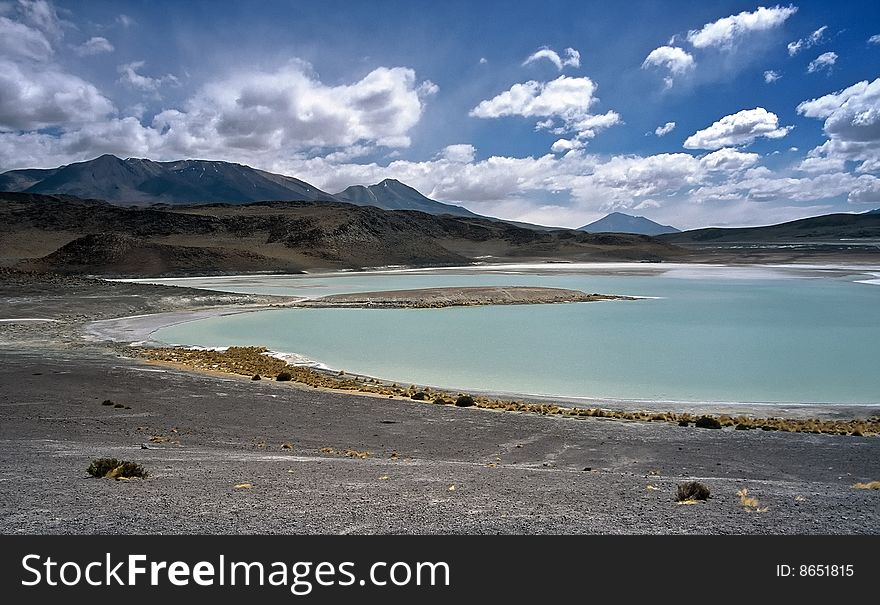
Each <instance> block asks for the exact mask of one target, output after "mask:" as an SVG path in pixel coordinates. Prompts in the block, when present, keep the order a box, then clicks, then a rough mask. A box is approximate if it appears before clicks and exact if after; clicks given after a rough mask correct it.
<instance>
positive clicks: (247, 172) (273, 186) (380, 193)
mask: <svg viewBox="0 0 880 605" xmlns="http://www.w3.org/2000/svg"><path fill="white" fill-rule="evenodd" d="M0 191H10V192H19V193H38V194H55V195H57V194H64V195H74V196H77V197H80V198H85V199H89V198H91V199H100V200H106V201H109V202H113V203H115V204H121V205H150V204H157V203H164V204H171V205H175V204H196V203H223V204H248V203H251V202H260V201H266V200H272V201H298V202H348V203H351V204H356V205H359V206H375V207H377V208H382V209H383V210H420V211H422V212H427V213H428V214H437V215H439V214H452V215H454V216H471V217H475V216H478V215H476V214H474V213H473V212H470V211H469V210H466V209H465V208H462V207H461V206H455V205H453V204H444V203H442V202H437V201H435V200H432V199H430V198H427V197H425V196H424V195H422V194H421V193H419V192H418V191H416V190H415V189H413V188H412V187H409V186H408V185H405V184H403V183H401V182H400V181H397V180H394V179H386V180H384V181H382V182H381V183H378V184H376V185H371V186H369V187H366V186H363V185H354V186H352V187H349V188H347V189H346V190H345V191H341V192H340V193H338V194H335V195H334V194H331V193H327V192H326V191H322V190H321V189H318V188H317V187H315V186H314V185H311V184H309V183H306V182H305V181H301V180H299V179H296V178H293V177H289V176H284V175H280V174H274V173H271V172H266V171H264V170H257V169H256V168H251V167H250V166H244V165H242V164H233V163H230V162H213V161H208V160H178V161H174V162H154V161H152V160H146V159H139V158H128V159H125V160H122V159H120V158H117V157H116V156H114V155H109V154H107V155H102V156H100V157H98V158H95V159H94V160H89V161H87V162H77V163H74V164H68V165H66V166H60V167H58V168H50V169H45V170H41V169H25V170H10V171H9V172H5V173H3V174H0Z"/></svg>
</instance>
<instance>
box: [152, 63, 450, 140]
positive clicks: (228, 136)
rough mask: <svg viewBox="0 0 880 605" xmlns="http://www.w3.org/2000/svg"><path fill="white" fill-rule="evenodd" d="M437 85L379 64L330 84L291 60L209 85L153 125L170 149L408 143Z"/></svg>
mask: <svg viewBox="0 0 880 605" xmlns="http://www.w3.org/2000/svg"><path fill="white" fill-rule="evenodd" d="M436 91H437V86H436V85H434V84H433V83H431V82H430V81H424V82H418V81H417V80H416V76H415V72H414V71H413V70H412V69H409V68H404V67H393V68H388V67H379V68H377V69H374V70H373V71H372V72H370V73H369V74H367V75H366V76H365V77H364V78H363V79H361V80H359V81H357V82H354V83H352V84H341V85H337V86H328V85H326V84H324V83H323V82H321V81H320V80H318V79H317V78H316V77H315V75H314V74H312V73H310V72H309V71H307V70H306V69H305V68H304V66H303V65H302V64H299V63H292V64H290V65H288V66H286V67H284V68H281V69H278V70H275V71H266V72H254V71H247V72H241V73H238V74H236V75H234V76H231V77H228V78H225V79H222V80H218V81H215V82H212V83H210V84H208V85H206V86H205V87H203V88H202V89H201V90H200V91H199V92H197V93H196V94H195V95H194V96H193V97H192V98H191V99H189V100H188V101H187V103H186V104H185V110H184V111H179V110H166V111H164V112H162V113H160V114H158V115H157V116H156V117H155V118H154V121H153V128H155V129H157V130H159V131H161V132H163V133H164V139H165V140H166V142H167V144H168V145H170V146H171V147H172V148H179V149H181V150H184V149H190V148H193V147H194V148H196V149H205V150H222V149H224V148H228V147H234V148H241V149H249V150H261V151H263V152H267V153H272V152H276V151H277V150H279V149H286V150H306V149H309V148H311V147H348V146H351V145H355V144H358V143H363V142H368V143H371V144H377V145H382V146H386V147H407V146H409V144H410V139H409V136H408V132H409V130H410V129H411V128H412V127H414V126H415V125H416V124H417V123H418V121H419V119H420V117H421V115H422V111H423V109H424V101H425V99H426V97H428V96H430V95H432V94H434V93H435V92H436Z"/></svg>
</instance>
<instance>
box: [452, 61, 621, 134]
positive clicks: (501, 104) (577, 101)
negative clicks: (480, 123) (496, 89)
mask: <svg viewBox="0 0 880 605" xmlns="http://www.w3.org/2000/svg"><path fill="white" fill-rule="evenodd" d="M595 92H596V85H595V84H594V83H593V81H592V80H591V79H590V78H587V77H583V78H571V77H568V76H559V77H558V78H556V79H555V80H552V81H550V82H536V81H534V80H531V81H529V82H524V83H518V84H514V85H513V86H511V87H510V89H509V90H506V91H504V92H502V93H500V94H498V95H497V96H495V97H493V98H492V99H486V100H484V101H481V102H480V103H479V104H478V105H477V106H476V107H474V108H473V109H472V110H471V111H470V114H469V115H471V116H472V117H475V118H484V119H491V118H502V117H507V116H521V117H525V118H544V120H541V121H540V122H539V124H540V125H541V126H545V125H546V126H548V127H549V126H552V125H553V122H552V121H551V122H548V119H553V118H557V119H560V120H562V122H563V124H564V126H563V127H562V128H561V129H554V132H557V133H559V134H561V132H573V133H575V135H576V137H577V138H578V139H590V138H593V137H594V136H595V135H596V133H597V132H598V131H600V130H604V129H606V128H609V127H611V126H614V125H615V124H619V123H620V121H621V120H620V115H619V114H617V113H616V112H614V111H608V112H606V113H604V114H601V115H593V114H591V113H590V108H591V107H592V106H593V105H594V104H595V103H596V101H597V99H596V97H595V96H594V93H595Z"/></svg>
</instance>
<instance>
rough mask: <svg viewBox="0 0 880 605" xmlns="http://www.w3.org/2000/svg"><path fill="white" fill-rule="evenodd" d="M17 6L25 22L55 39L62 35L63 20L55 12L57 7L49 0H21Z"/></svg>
mask: <svg viewBox="0 0 880 605" xmlns="http://www.w3.org/2000/svg"><path fill="white" fill-rule="evenodd" d="M17 8H18V13H19V15H20V17H21V20H22V21H24V22H25V23H28V24H30V25H31V26H32V27H34V28H36V29H38V30H40V31H41V32H43V33H45V34H46V35H47V36H49V37H50V38H52V39H54V40H59V39H60V38H61V37H62V35H63V32H62V30H61V20H60V19H59V18H58V14H57V13H56V12H55V7H54V6H52V4H51V3H50V2H47V0H19V2H18V6H17Z"/></svg>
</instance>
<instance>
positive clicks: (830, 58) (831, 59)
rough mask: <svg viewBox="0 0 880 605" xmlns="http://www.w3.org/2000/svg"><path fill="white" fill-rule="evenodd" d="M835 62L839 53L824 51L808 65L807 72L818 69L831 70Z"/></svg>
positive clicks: (813, 71)
mask: <svg viewBox="0 0 880 605" xmlns="http://www.w3.org/2000/svg"><path fill="white" fill-rule="evenodd" d="M835 63H837V53H833V52H827V53H822V54H821V55H819V56H818V57H816V58H815V59H813V60H812V61H810V64H809V65H807V72H809V73H815V72H817V71H822V70H823V69H824V70H827V71H829V72H830V71H831V68H832V67H833V66H834V64H835Z"/></svg>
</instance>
